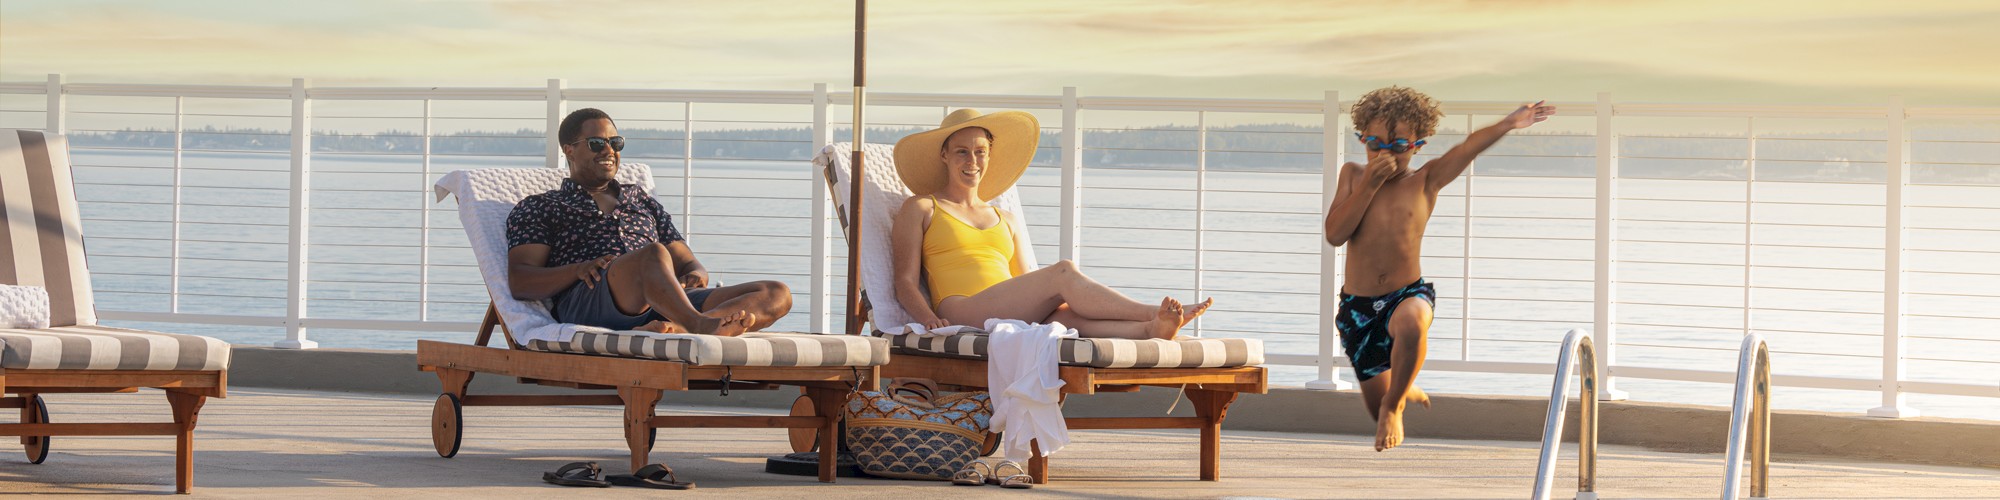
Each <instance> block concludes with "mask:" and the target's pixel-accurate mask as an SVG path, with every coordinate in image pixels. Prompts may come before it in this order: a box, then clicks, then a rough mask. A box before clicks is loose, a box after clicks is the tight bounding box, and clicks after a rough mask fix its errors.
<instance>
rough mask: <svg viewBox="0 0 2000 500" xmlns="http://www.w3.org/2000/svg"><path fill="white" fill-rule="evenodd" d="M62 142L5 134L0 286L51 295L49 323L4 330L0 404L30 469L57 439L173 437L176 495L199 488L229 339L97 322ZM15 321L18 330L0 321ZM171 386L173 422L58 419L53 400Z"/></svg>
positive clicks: (1, 134) (0, 169)
mask: <svg viewBox="0 0 2000 500" xmlns="http://www.w3.org/2000/svg"><path fill="white" fill-rule="evenodd" d="M73 186H74V185H73V183H72V178H71V175H70V165H69V146H68V142H67V141H66V140H65V138H64V137H62V136H59V135H45V134H43V133H42V132H37V131H25V130H21V131H16V130H0V199H4V201H5V202H6V208H5V209H0V218H4V219H5V221H4V222H0V283H5V284H9V285H17V286H31V287H40V288H42V289H44V290H46V291H47V294H48V306H49V308H48V316H49V318H48V319H49V322H48V324H49V327H48V328H6V329H0V396H5V395H6V394H13V396H5V397H0V408H19V409H20V410H21V423H18V424H0V436H21V444H23V445H25V446H26V448H27V452H28V461H29V462H30V463H36V464H39V463H42V461H43V460H45V459H47V458H48V453H49V448H50V445H51V441H50V436H174V440H175V445H174V491H175V492H176V493H188V491H189V490H190V489H191V488H193V487H194V425H195V417H196V415H197V414H199V413H200V412H201V405H202V403H203V402H205V401H207V398H210V397H216V398H219V397H223V396H224V395H225V394H224V393H225V392H226V391H225V386H227V385H228V383H227V381H228V373H229V372H228V368H229V344H228V343H225V342H223V341H221V340H217V339H213V338H209V337H201V336H195V335H178V334H169V333H158V332H147V331H140V330H129V329H124V328H112V327H108V326H99V325H97V312H96V309H95V305H94V303H93V302H92V296H91V288H90V271H89V270H88V269H87V267H86V266H85V265H84V254H83V224H82V222H81V217H80V215H79V214H78V212H77V205H76V192H75V190H74V188H73ZM0 326H12V325H0ZM141 387H151V388H158V389H161V390H164V391H166V393H167V404H168V405H170V406H171V407H172V408H173V421H172V422H162V423H152V422H144V423H139V422H121V423H51V422H50V421H49V412H48V403H47V402H46V401H44V400H43V399H42V395H44V394H63V393H99V392H123V393H130V392H138V390H139V388H141Z"/></svg>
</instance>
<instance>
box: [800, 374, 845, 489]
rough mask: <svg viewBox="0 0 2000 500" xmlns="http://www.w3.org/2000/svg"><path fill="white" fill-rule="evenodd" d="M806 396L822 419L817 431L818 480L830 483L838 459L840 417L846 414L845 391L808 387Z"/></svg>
mask: <svg viewBox="0 0 2000 500" xmlns="http://www.w3.org/2000/svg"><path fill="white" fill-rule="evenodd" d="M806 398H808V399H811V400H812V404H813V412H814V413H817V414H818V415H817V416H818V417H820V418H821V419H822V420H820V424H819V433H818V434H819V436H818V438H819V482H822V483H831V482H833V480H834V472H835V466H837V465H839V463H838V462H839V461H840V459H839V455H840V419H841V418H842V417H843V416H845V415H846V408H845V407H846V406H847V392H846V391H839V390H833V389H821V388H818V387H808V388H806Z"/></svg>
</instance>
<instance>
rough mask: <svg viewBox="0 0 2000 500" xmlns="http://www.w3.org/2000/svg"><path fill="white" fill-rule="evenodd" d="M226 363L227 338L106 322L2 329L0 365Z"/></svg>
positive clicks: (212, 366)
mask: <svg viewBox="0 0 2000 500" xmlns="http://www.w3.org/2000/svg"><path fill="white" fill-rule="evenodd" d="M228 368H229V344H228V343H226V342H223V341H221V340H217V339H213V338H209V337H202V336H199V335H181V334H175V333H159V332H148V331H141V330H127V329H124V328H112V327H108V326H86V325H72V326H59V327H55V328H42V329H35V330H24V329H0V369H7V370H187V371H214V370H225V369H228Z"/></svg>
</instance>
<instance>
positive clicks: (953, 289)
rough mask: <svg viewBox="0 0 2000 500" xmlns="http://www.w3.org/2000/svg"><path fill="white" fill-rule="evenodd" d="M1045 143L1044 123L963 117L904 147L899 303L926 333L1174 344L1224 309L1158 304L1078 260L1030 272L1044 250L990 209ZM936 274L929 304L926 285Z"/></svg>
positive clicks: (1015, 117)
mask: <svg viewBox="0 0 2000 500" xmlns="http://www.w3.org/2000/svg"><path fill="white" fill-rule="evenodd" d="M1040 139H1041V125H1040V124H1039V123H1038V122H1037V121H1036V120H1035V117H1034V115H1030V114H1027V113H1023V112H1019V111H1005V112H999V113H994V114H990V115H981V114H979V112H978V111H975V110H971V109H961V110H958V111H954V112H952V113H951V114H950V115H949V116H946V117H945V119H944V122H943V124H942V125H941V126H940V127H938V129H936V130H931V131H928V132H923V133H919V134H914V135H910V136H908V137H904V138H903V140H901V141H898V142H897V143H896V173H897V174H898V175H899V176H901V177H902V179H903V183H904V184H905V185H907V186H909V188H910V192H911V193H913V196H911V197H910V199H909V200H908V201H905V202H904V203H903V207H902V209H900V210H899V211H897V213H896V221H895V224H894V226H893V227H894V231H893V232H892V234H890V245H891V246H892V247H893V249H894V251H893V252H892V254H893V255H892V257H893V258H894V259H895V266H896V272H895V278H896V300H897V301H898V302H901V303H902V304H903V306H904V308H906V309H909V313H910V315H911V316H912V317H913V318H914V319H916V320H917V322H918V323H920V324H922V325H924V326H925V327H926V328H937V327H942V326H946V325H983V324H985V322H986V320H987V319H989V318H1006V319H1016V320H1022V321H1029V322H1040V323H1049V322H1060V323H1062V324H1063V326H1067V327H1070V328H1075V329H1076V330H1077V332H1078V333H1080V334H1082V335H1083V336H1085V337H1110V338H1126V339H1172V338H1174V332H1176V331H1179V330H1180V328H1181V327H1182V326H1185V325H1187V323H1188V322H1189V321H1192V320H1194V318H1195V317H1196V316H1200V315H1201V314H1202V312H1204V311H1207V310H1208V306H1209V305H1210V304H1211V303H1213V302H1214V300H1213V299H1211V300H1208V301H1204V302H1202V303H1200V304H1196V305H1194V306H1193V307H1183V306H1182V305H1181V303H1180V302H1179V301H1176V300H1174V299H1173V298H1172V297H1168V298H1163V299H1161V300H1160V303H1159V304H1158V305H1148V304H1145V303H1141V302H1139V301H1135V300H1132V299H1131V298H1129V297H1126V296H1125V295H1124V294H1121V293H1118V291H1117V290H1112V289H1111V288H1110V287H1106V286H1104V285H1103V284H1100V283H1098V282H1096V281H1093V280H1091V279H1090V278H1089V277H1088V276H1084V275H1083V273H1082V272H1081V271H1078V270H1077V267H1076V264H1075V263H1073V262H1070V261H1068V260H1064V261H1061V262H1057V263H1056V264H1055V265H1052V266H1048V267H1044V268H1042V269H1037V270H1028V269H1023V268H1022V267H1023V264H1022V263H1023V262H1025V260H1023V259H1022V257H1023V256H1024V255H1026V253H1027V252H1032V251H1034V249H1033V248H1032V247H1030V246H1029V245H1027V244H1026V243H1025V241H1024V240H1023V239H1022V233H1023V231H1025V230H1026V229H1025V227H1026V226H1025V225H1023V224H1022V223H1021V220H1020V219H1019V218H1018V217H1016V216H1015V215H1014V214H1010V213H1007V212H1003V211H1001V210H1000V209H999V208H997V207H994V206H993V205H992V204H990V203H989V201H991V200H992V199H993V198H995V197H997V196H999V195H1000V193H1004V192H1006V191H1007V189H1008V188H1010V187H1013V185H1014V181H1016V180H1019V179H1020V178H1021V174H1022V173H1023V172H1025V171H1027V169H1028V162H1029V160H1031V159H1033V158H1034V155H1035V144H1036V142H1038V141H1039V140H1040ZM926 275H927V276H928V278H929V282H928V283H927V284H928V285H929V286H930V296H928V297H926V296H925V295H924V290H923V288H921V287H920V286H919V284H920V283H921V280H923V279H924V277H925V276H926ZM921 305H928V306H929V307H922V306H921Z"/></svg>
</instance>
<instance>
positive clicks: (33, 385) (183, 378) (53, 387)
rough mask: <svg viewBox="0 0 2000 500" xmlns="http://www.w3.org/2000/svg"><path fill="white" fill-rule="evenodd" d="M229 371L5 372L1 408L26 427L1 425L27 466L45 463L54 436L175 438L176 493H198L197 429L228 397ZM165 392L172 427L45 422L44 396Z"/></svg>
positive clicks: (1, 432)
mask: <svg viewBox="0 0 2000 500" xmlns="http://www.w3.org/2000/svg"><path fill="white" fill-rule="evenodd" d="M228 385H229V371H228V370H213V371H202V370H189V371H179V370H173V371H169V370H4V369H0V394H14V396H8V397H0V408H20V409H21V423H18V424H0V436H20V437H21V444H22V445H23V446H24V447H25V448H26V449H27V452H28V460H29V461H30V462H32V463H37V464H39V463H42V459H44V458H46V457H47V454H48V450H49V447H50V443H49V438H51V437H54V436H174V493H180V494H187V493H189V492H191V491H192V490H193V489H194V426H195V419H196V417H197V416H199V414H200V413H201V406H202V404H203V403H206V402H207V399H208V398H222V397H227V396H228V394H227V392H228V389H227V387H228ZM141 387H148V388H155V389H160V390H164V391H166V393H167V404H168V405H170V406H172V407H173V419H174V420H173V421H172V422H157V423H156V422H115V423H113V422H102V423H99V422H90V423H51V422H47V421H45V420H44V418H45V417H46V412H47V411H48V404H47V403H46V402H45V401H43V400H42V399H41V397H40V396H41V395H43V394H86V393H89V394H95V393H129V392H138V391H139V388H141Z"/></svg>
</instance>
